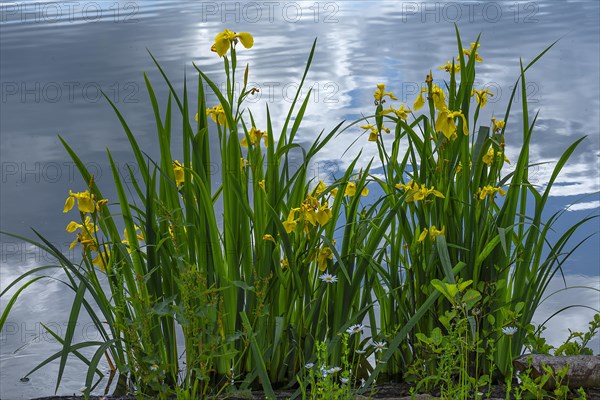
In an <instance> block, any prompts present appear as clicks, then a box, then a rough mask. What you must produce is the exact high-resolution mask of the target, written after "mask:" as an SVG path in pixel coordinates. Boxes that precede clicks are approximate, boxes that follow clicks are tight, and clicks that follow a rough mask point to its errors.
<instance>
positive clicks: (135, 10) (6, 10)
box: [0, 1, 140, 24]
mask: <svg viewBox="0 0 600 400" xmlns="http://www.w3.org/2000/svg"><path fill="white" fill-rule="evenodd" d="M139 11H140V7H139V5H138V3H137V2H135V1H127V2H120V1H48V2H35V1H33V2H30V1H24V2H4V3H2V4H0V24H9V23H27V24H59V23H60V24H64V23H95V22H113V23H122V24H128V23H136V22H138V21H139V18H137V16H138V14H139Z"/></svg>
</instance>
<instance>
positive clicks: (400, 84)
mask: <svg viewBox="0 0 600 400" xmlns="http://www.w3.org/2000/svg"><path fill="white" fill-rule="evenodd" d="M599 4H600V3H598V2H596V1H588V2H579V1H569V2H537V1H536V2H513V1H510V2H486V3H483V2H481V3H476V2H435V3H421V2H396V1H380V2H367V1H337V2H333V1H331V2H329V1H323V2H313V1H310V2H308V1H307V2H270V3H269V2H251V3H234V2H228V3H222V2H183V1H152V2H150V1H119V2H115V1H110V2H109V1H106V2H103V1H97V2H78V3H67V2H62V3H60V2H59V3H56V2H35V3H33V2H26V3H2V4H1V5H0V10H1V11H2V14H1V17H0V31H1V35H0V71H1V72H0V73H1V83H2V93H1V95H2V99H1V104H0V106H1V108H0V129H1V137H0V141H1V149H0V157H1V165H2V180H1V190H0V208H1V209H0V213H1V229H2V230H5V231H10V232H14V233H17V234H23V235H27V236H31V235H32V232H31V230H30V227H35V228H36V229H37V230H38V231H39V232H40V233H41V234H43V235H45V236H47V237H50V238H52V240H53V242H54V243H55V244H56V245H57V246H59V247H60V248H62V249H64V250H65V251H66V250H67V247H68V244H69V243H70V241H71V238H70V235H69V234H67V233H66V232H65V231H64V227H65V226H66V224H67V223H68V222H69V221H70V219H71V217H70V216H69V215H64V214H63V213H62V206H63V204H64V200H65V198H66V195H67V193H68V190H69V189H73V190H76V191H80V190H82V189H83V187H84V182H82V180H81V178H79V176H78V174H77V173H76V171H75V168H74V166H73V164H72V163H71V162H70V161H69V158H68V156H67V154H66V152H65V150H64V149H63V147H62V146H61V144H60V142H59V140H58V139H57V135H58V134H60V135H61V136H62V137H63V138H65V139H66V140H67V141H68V142H69V143H70V145H71V146H72V147H73V148H74V149H75V150H76V151H77V153H78V154H79V155H80V157H81V158H82V159H83V160H84V161H85V162H86V163H87V165H88V167H89V168H90V169H91V170H92V171H94V173H95V175H96V180H97V182H98V184H99V185H100V186H101V188H102V189H103V192H104V193H105V195H106V196H107V197H109V198H115V195H114V193H113V192H111V189H110V187H111V179H110V171H109V169H108V164H107V157H106V147H109V148H110V150H111V152H112V153H113V155H114V156H115V159H116V161H117V162H118V164H119V168H120V169H121V170H122V171H123V172H125V171H126V167H125V163H126V162H129V161H131V159H132V157H131V154H130V152H129V146H128V142H127V139H126V137H125V135H124V134H123V131H122V128H121V126H120V124H119V121H118V120H117V118H116V117H115V116H114V114H113V113H112V111H111V110H110V108H109V106H108V105H107V103H106V102H105V101H103V100H102V99H101V96H100V94H99V89H101V90H103V91H104V92H105V93H106V94H107V95H108V96H109V97H110V98H111V100H113V101H114V102H115V103H116V104H117V105H118V107H119V108H120V109H121V112H122V113H123V114H124V115H125V117H126V119H127V121H128V123H129V125H130V127H131V129H132V131H133V132H134V134H135V135H136V137H137V138H138V140H139V142H140V144H141V145H142V146H143V147H144V149H145V151H146V152H147V153H148V154H149V155H151V156H157V140H156V137H155V136H156V133H155V132H156V129H155V126H154V118H153V115H152V113H151V107H150V103H149V99H148V95H147V92H146V91H145V84H144V80H143V76H142V73H143V72H146V73H147V74H148V77H149V79H150V80H151V81H152V82H153V84H155V88H156V91H157V95H158V96H159V98H160V99H162V106H163V107H164V103H165V102H164V99H165V98H166V96H165V95H166V93H167V92H166V87H165V85H164V84H162V82H161V78H160V75H159V74H158V73H157V71H156V68H155V67H154V65H153V62H152V60H151V58H150V56H149V55H148V51H150V52H152V54H153V55H154V56H155V57H156V58H157V59H158V60H159V61H160V63H161V64H162V66H163V67H164V69H165V71H166V72H167V74H168V75H169V76H170V77H171V79H172V81H173V83H174V85H175V86H176V87H177V88H178V89H181V88H182V87H183V77H184V73H187V74H188V77H189V79H191V80H192V82H193V79H195V77H196V75H195V70H194V68H193V66H192V62H194V63H196V65H198V66H200V67H201V68H203V69H204V70H205V71H206V72H208V73H209V74H210V76H212V77H213V79H214V80H215V81H216V82H223V75H222V74H221V64H220V62H219V59H218V57H216V56H215V54H214V53H211V52H210V51H209V48H210V46H211V44H212V42H213V39H214V36H215V34H216V33H218V32H220V31H221V30H222V29H223V28H225V27H228V28H230V29H233V30H236V31H249V32H251V33H252V34H253V35H254V37H255V40H256V41H255V46H254V47H253V48H252V49H251V50H245V49H241V50H240V51H239V52H238V54H239V62H240V65H245V63H250V81H251V82H252V83H253V84H254V86H256V87H258V88H260V89H261V92H260V94H259V95H257V96H256V97H255V98H254V99H252V103H251V108H252V110H253V112H254V114H255V116H256V118H257V124H258V125H259V127H260V126H264V124H265V115H266V113H265V111H264V110H265V105H267V104H268V106H269V109H270V111H271V114H272V115H273V116H274V119H275V120H276V122H275V128H276V129H277V128H280V127H281V123H282V122H281V121H282V116H283V115H285V113H286V111H287V109H288V107H289V106H290V99H291V97H292V96H293V91H294V88H295V87H297V84H298V83H299V81H300V78H301V74H302V71H303V69H304V65H305V62H306V59H307V56H308V52H309V50H310V46H311V44H312V42H313V40H314V39H315V38H318V45H317V50H316V53H315V56H314V60H313V65H312V68H311V72H310V73H309V76H308V78H307V79H308V81H307V88H308V87H312V88H313V96H314V97H313V98H312V99H311V101H310V102H309V106H308V109H307V112H306V117H305V119H304V122H303V125H302V128H301V130H300V132H299V139H300V141H301V142H302V143H310V142H311V141H312V140H313V139H314V138H315V137H316V136H317V135H318V134H319V133H320V132H321V130H322V129H326V130H329V129H332V128H333V127H334V126H335V125H336V124H337V123H339V122H340V121H342V120H349V121H352V120H355V119H356V118H359V117H360V116H361V114H365V115H368V114H369V113H372V112H373V106H372V93H373V90H374V89H375V86H376V84H377V83H381V82H384V83H386V85H387V88H388V90H392V91H394V93H395V94H396V95H397V96H398V98H399V99H400V101H401V102H405V103H406V104H407V105H409V106H411V105H412V103H413V101H414V98H415V97H416V93H417V91H418V88H419V87H420V86H421V85H422V83H423V80H424V78H425V74H426V73H427V72H428V71H429V70H430V69H431V70H433V71H434V78H435V79H436V80H442V79H443V78H444V77H445V73H444V72H443V71H439V70H438V69H437V66H438V65H442V64H445V62H446V61H447V60H449V59H451V58H452V57H453V56H455V55H456V52H457V49H456V43H455V34H454V25H453V24H454V23H456V24H457V25H458V27H459V29H460V32H461V35H462V37H463V42H464V43H465V44H466V43H469V42H471V41H474V40H475V39H476V37H477V35H478V34H479V33H481V35H482V36H481V48H480V54H481V56H482V57H483V59H484V62H483V63H482V64H481V65H480V67H479V75H478V77H477V82H476V86H478V87H480V88H484V87H488V88H490V90H492V92H493V93H494V94H495V96H494V97H493V98H492V99H491V100H490V102H489V104H488V106H486V108H485V109H484V111H485V112H482V115H481V116H480V121H487V120H489V118H490V117H491V116H492V115H495V116H501V115H503V114H504V110H505V107H506V103H507V101H508V97H509V95H510V91H511V90H512V86H513V85H514V84H515V82H516V78H517V77H518V74H519V58H520V57H521V58H522V59H523V61H524V62H525V63H527V62H529V61H530V60H532V59H533V58H534V57H535V56H537V54H539V53H540V52H541V51H542V50H543V49H544V48H546V47H547V46H548V45H549V44H551V43H552V42H553V41H555V40H557V39H560V41H559V42H558V43H557V44H556V45H555V47H554V48H553V49H552V50H551V51H550V52H548V53H547V54H546V55H545V56H544V57H543V58H542V60H540V62H539V63H538V64H537V65H536V66H534V67H533V68H532V69H531V70H530V71H528V73H527V77H528V82H529V84H528V89H527V91H528V96H529V109H530V112H531V113H534V112H537V111H538V110H539V112H540V114H539V117H538V122H537V125H536V126H537V127H536V131H535V133H534V138H533V145H532V147H531V154H532V157H533V159H534V160H537V161H549V162H553V161H556V160H557V159H558V157H560V155H561V154H562V152H563V151H564V150H565V149H566V147H567V146H568V145H569V144H570V143H572V142H573V141H574V140H576V139H577V138H579V137H580V136H582V135H587V136H588V138H587V139H586V140H585V141H584V142H583V143H582V145H581V146H580V148H579V150H578V151H577V152H576V154H575V155H574V156H573V158H572V161H571V163H570V164H569V165H568V166H567V167H566V168H565V170H564V172H563V174H562V175H561V177H560V178H559V180H558V182H557V187H556V188H555V190H553V192H552V197H551V198H550V200H549V203H548V211H549V212H554V211H557V210H561V209H563V208H565V207H567V206H569V205H571V204H574V203H576V204H575V205H574V206H572V207H571V208H570V209H571V210H572V211H569V212H567V213H565V215H564V217H563V219H562V220H561V223H560V224H559V225H557V230H558V231H559V232H560V230H561V229H562V230H564V229H566V227H567V226H568V225H569V224H572V223H573V222H574V221H577V220H579V219H581V218H583V217H584V216H587V215H589V214H596V215H597V214H598V207H599V205H600V200H599V197H598V190H599V187H600V182H599V175H598V171H599V156H600V147H599V143H600V129H599V124H600V118H599V107H600V103H599V100H598V99H599V94H600V93H599V92H600V86H599V81H600V76H599V72H598V64H599V40H598V39H599V36H600V30H599V25H600V17H599V13H600V6H599ZM194 85H195V84H192V85H191V86H194ZM192 91H193V90H192ZM306 93H307V90H304V91H303V96H305V95H306ZM210 102H214V103H216V98H215V97H214V96H213V97H209V103H210ZM520 107H521V102H520V100H517V104H516V105H515V107H514V111H513V118H514V121H513V123H512V124H509V128H508V129H507V135H506V141H507V146H508V147H507V154H508V157H509V158H510V159H516V157H517V154H518V152H519V146H520V136H521V130H520V129H521V127H520V124H519V122H518V121H519V120H520V117H521V111H520ZM174 126H178V125H174ZM361 135H362V131H361V130H360V129H358V128H356V129H350V130H348V131H346V132H345V134H344V135H342V136H340V137H338V138H337V139H336V140H335V141H334V142H332V143H331V144H330V145H329V146H327V147H326V148H325V149H324V151H323V152H322V153H321V154H320V155H319V161H320V163H318V164H316V166H315V170H314V174H315V176H317V175H318V176H320V177H321V176H323V175H327V174H328V173H331V172H335V168H343V167H344V166H345V165H347V163H349V161H350V160H351V159H352V158H353V157H354V156H355V155H356V154H358V152H359V151H361V150H362V154H363V156H362V158H361V162H360V163H361V165H366V164H367V163H368V162H369V160H370V159H371V157H374V156H376V148H375V146H374V145H373V144H372V143H369V142H367V141H366V136H362V137H360V136H361ZM359 137H360V138H359ZM357 138H358V141H357V145H355V146H354V147H353V148H351V149H350V150H349V151H348V152H347V153H346V154H345V155H344V156H343V157H342V156H341V155H342V152H343V151H344V150H345V149H346V148H347V146H348V144H349V143H351V142H352V141H354V140H355V139H357ZM175 142H176V143H177V139H176V140H175ZM174 148H176V145H175V146H174ZM550 168H551V165H550V166H540V167H537V168H535V170H533V171H531V176H532V180H533V183H535V184H539V185H542V186H543V185H544V182H547V180H548V178H549V175H550V171H551V169H550ZM598 229H599V227H598V224H597V223H593V224H590V225H589V226H588V227H587V228H586V229H585V231H584V232H582V234H581V235H580V237H584V235H585V234H589V233H593V232H597V231H598ZM0 240H1V246H2V247H1V249H0V250H1V252H0V253H1V255H2V258H1V268H0V278H1V287H2V288H5V287H6V286H7V285H8V283H9V282H10V281H11V280H12V279H14V278H15V277H16V276H18V275H19V274H21V273H22V272H24V271H26V270H27V269H29V268H32V267H34V266H38V265H43V264H44V263H49V262H50V261H49V260H47V259H46V258H45V257H44V255H43V254H41V253H39V252H37V251H35V250H33V249H31V248H29V247H27V246H25V245H23V244H22V243H20V242H17V241H14V240H12V239H9V238H7V237H2V238H0ZM599 245H600V243H599V240H598V236H594V237H593V238H592V239H590V240H589V241H588V242H587V243H586V244H585V245H584V246H582V247H581V248H580V250H579V251H578V252H576V253H575V254H574V256H573V257H572V258H571V259H570V262H569V263H568V264H567V265H565V273H566V274H567V283H568V284H572V285H578V284H587V285H592V286H595V287H599V286H600V283H599V279H600V278H599V276H600V271H599V269H598V268H599V267H598V259H599V258H600V257H599V249H600V246H599ZM72 256H73V257H75V256H76V255H75V254H72ZM560 287H561V283H560V282H556V283H555V284H553V288H555V289H558V288H560ZM571 293H573V294H572V295H570V296H569V295H565V296H563V297H559V296H556V297H554V298H551V299H550V300H548V302H546V303H544V305H543V309H542V310H540V312H539V315H538V316H537V318H538V319H539V320H538V322H542V321H543V320H544V319H545V317H546V316H548V315H550V314H551V313H553V312H554V311H557V310H559V309H560V308H562V307H564V306H567V305H570V304H573V303H583V304H587V305H588V306H591V307H596V308H599V307H600V298H599V297H598V294H597V293H596V292H593V291H590V290H587V291H586V290H579V291H572V292H571ZM26 294H28V296H27V297H24V300H23V301H20V302H19V303H17V305H16V307H15V309H14V311H13V314H12V315H11V318H10V320H9V322H8V323H7V326H6V329H5V330H4V331H3V332H2V335H1V345H2V349H1V354H0V365H1V367H2V372H1V381H0V385H1V387H0V396H1V397H2V398H30V397H35V396H42V395H50V394H52V392H53V389H52V388H53V386H54V382H55V376H56V369H57V365H56V364H52V365H51V366H50V367H48V368H45V369H43V370H41V371H39V372H37V373H36V374H34V375H32V378H31V381H30V382H28V383H22V382H19V379H18V378H19V377H21V376H23V375H24V374H25V373H27V372H28V371H29V370H30V369H31V368H33V366H35V365H36V364H37V363H38V362H40V361H41V360H43V359H44V358H46V357H47V356H49V355H50V354H51V353H52V352H53V351H56V350H57V349H58V348H59V346H58V345H57V343H56V342H55V341H53V340H50V338H48V337H47V335H44V332H43V329H42V328H41V326H40V325H39V323H40V322H44V323H50V324H54V325H53V326H55V327H57V329H59V327H61V326H62V327H63V329H64V324H66V315H65V312H66V310H68V309H69V308H70V302H71V301H72V296H71V294H70V293H69V292H68V291H66V290H65V289H64V286H63V285H62V284H61V283H60V282H58V281H49V282H47V283H44V284H39V285H38V286H36V287H35V288H31V289H30V290H29V291H28V292H26ZM2 304H3V305H4V304H5V300H4V299H3V300H2ZM590 315H591V314H590V312H589V310H580V309H570V310H568V311H567V312H565V313H563V314H561V316H560V317H557V318H556V319H555V320H554V321H556V323H555V324H554V325H553V326H552V333H551V335H553V336H552V337H551V338H550V340H551V341H554V343H556V342H558V341H560V340H561V339H564V337H565V334H566V327H567V326H569V327H572V328H575V327H577V328H583V326H585V323H586V321H587V319H589V316H590ZM84 325H85V324H84V323H82V327H81V329H79V330H78V335H79V336H78V337H79V338H84V339H85V338H88V339H89V338H90V337H89V336H90V335H93V331H88V330H87V327H85V326H84ZM593 345H594V346H595V347H596V348H595V350H596V352H600V348H598V346H599V345H598V342H597V341H596V342H594V343H593ZM69 365H70V367H69V368H70V369H69V370H68V376H67V377H66V378H65V381H64V384H63V385H62V386H61V388H60V389H59V393H63V394H70V393H73V392H77V391H78V390H79V388H80V387H81V382H82V380H81V379H80V378H78V377H79V376H81V375H80V370H81V365H80V364H78V361H76V360H72V363H71V364H69ZM78 373H79V374H78Z"/></svg>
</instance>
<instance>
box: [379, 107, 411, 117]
mask: <svg viewBox="0 0 600 400" xmlns="http://www.w3.org/2000/svg"><path fill="white" fill-rule="evenodd" d="M409 112H410V110H409V109H408V108H404V104H401V105H400V108H398V109H396V108H394V107H390V108H388V109H387V110H383V111H382V112H381V115H386V114H390V113H394V114H395V115H396V117H398V118H399V119H403V120H405V121H406V119H407V118H408V113H409Z"/></svg>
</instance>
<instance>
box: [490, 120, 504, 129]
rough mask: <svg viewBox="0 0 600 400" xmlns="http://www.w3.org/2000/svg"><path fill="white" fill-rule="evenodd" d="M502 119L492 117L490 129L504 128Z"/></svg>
mask: <svg viewBox="0 0 600 400" xmlns="http://www.w3.org/2000/svg"><path fill="white" fill-rule="evenodd" d="M504 125H505V123H504V121H502V120H496V118H492V131H494V132H496V133H497V132H500V131H501V130H502V129H503V128H504Z"/></svg>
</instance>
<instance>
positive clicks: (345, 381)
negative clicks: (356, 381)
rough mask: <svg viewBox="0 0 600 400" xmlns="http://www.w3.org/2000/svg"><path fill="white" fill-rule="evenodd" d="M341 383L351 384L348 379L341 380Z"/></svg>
mask: <svg viewBox="0 0 600 400" xmlns="http://www.w3.org/2000/svg"><path fill="white" fill-rule="evenodd" d="M340 382H342V383H348V382H350V379H348V378H340Z"/></svg>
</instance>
